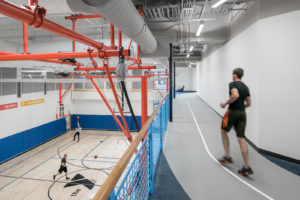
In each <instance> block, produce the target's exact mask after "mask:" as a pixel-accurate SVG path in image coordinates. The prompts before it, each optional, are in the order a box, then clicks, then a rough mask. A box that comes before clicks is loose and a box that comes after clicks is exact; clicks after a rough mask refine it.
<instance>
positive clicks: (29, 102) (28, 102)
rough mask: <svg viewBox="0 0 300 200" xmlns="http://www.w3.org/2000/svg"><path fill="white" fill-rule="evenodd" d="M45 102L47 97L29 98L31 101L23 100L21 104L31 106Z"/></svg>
mask: <svg viewBox="0 0 300 200" xmlns="http://www.w3.org/2000/svg"><path fill="white" fill-rule="evenodd" d="M40 103H45V99H35V100H29V101H22V102H21V106H31V105H35V104H40Z"/></svg>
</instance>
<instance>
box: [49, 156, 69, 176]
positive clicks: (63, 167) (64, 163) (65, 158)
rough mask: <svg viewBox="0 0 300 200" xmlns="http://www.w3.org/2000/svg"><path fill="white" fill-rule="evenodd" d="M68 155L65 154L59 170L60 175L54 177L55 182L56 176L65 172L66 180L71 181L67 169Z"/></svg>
mask: <svg viewBox="0 0 300 200" xmlns="http://www.w3.org/2000/svg"><path fill="white" fill-rule="evenodd" d="M67 157H68V155H67V154H64V157H63V158H62V159H61V164H60V168H59V170H58V173H57V174H56V175H53V180H55V178H56V176H57V175H59V174H61V173H62V172H65V174H66V179H67V180H69V179H70V178H69V177H68V169H67V165H66V163H67Z"/></svg>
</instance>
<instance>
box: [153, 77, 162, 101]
mask: <svg viewBox="0 0 300 200" xmlns="http://www.w3.org/2000/svg"><path fill="white" fill-rule="evenodd" d="M152 83H153V85H154V87H155V88H156V90H157V91H158V93H159V95H160V96H161V97H162V98H164V96H163V95H162V94H161V92H160V90H159V89H158V87H157V86H156V84H155V83H154V81H152Z"/></svg>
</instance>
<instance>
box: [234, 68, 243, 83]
mask: <svg viewBox="0 0 300 200" xmlns="http://www.w3.org/2000/svg"><path fill="white" fill-rule="evenodd" d="M243 76H244V70H243V69H242V68H236V69H234V70H233V72H232V79H233V81H237V80H240V79H242V77H243Z"/></svg>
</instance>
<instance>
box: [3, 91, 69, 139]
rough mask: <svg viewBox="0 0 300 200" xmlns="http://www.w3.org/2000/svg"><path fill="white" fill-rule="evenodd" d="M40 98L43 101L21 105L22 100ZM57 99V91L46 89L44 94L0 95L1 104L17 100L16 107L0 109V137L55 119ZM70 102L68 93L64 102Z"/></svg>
mask: <svg viewBox="0 0 300 200" xmlns="http://www.w3.org/2000/svg"><path fill="white" fill-rule="evenodd" d="M41 98H44V99H45V102H44V103H41V104H36V105H31V106H24V107H21V102H22V101H27V100H35V99H41ZM58 99H59V94H58V91H48V92H47V94H46V95H44V93H43V92H39V93H30V94H22V96H21V98H17V95H8V96H0V102H1V105H2V104H8V103H14V102H18V108H15V109H10V110H2V111H0V120H1V132H0V139H1V138H4V137H7V136H10V135H13V134H16V133H19V132H22V131H25V130H28V129H31V128H34V127H37V126H40V125H43V124H46V123H49V122H51V121H54V120H56V109H57V106H58ZM70 102H71V95H68V96H67V97H66V99H65V101H64V103H65V104H70Z"/></svg>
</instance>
